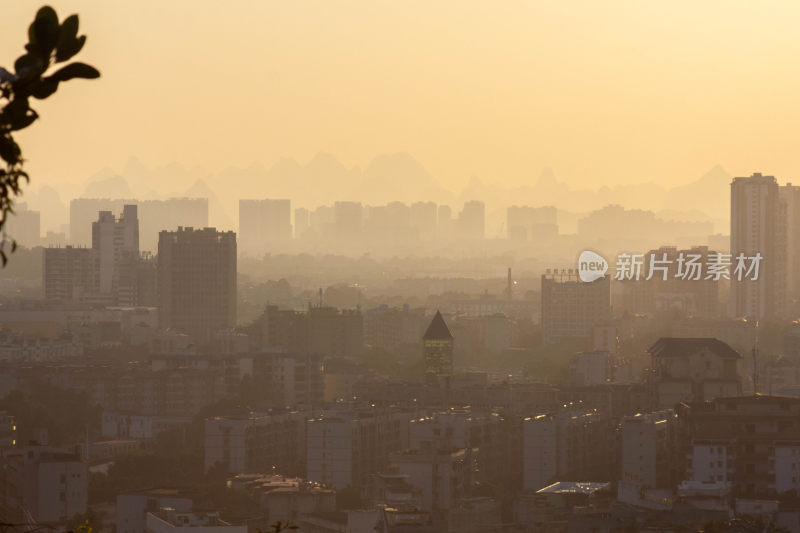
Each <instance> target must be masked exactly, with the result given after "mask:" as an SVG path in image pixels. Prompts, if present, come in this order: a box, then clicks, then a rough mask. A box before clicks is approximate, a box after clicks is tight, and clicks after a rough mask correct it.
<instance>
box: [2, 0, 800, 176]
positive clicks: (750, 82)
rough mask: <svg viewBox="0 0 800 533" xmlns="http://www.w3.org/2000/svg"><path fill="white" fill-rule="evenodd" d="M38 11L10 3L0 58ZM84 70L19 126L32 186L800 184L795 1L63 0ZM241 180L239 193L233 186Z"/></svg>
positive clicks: (10, 54) (15, 46)
mask: <svg viewBox="0 0 800 533" xmlns="http://www.w3.org/2000/svg"><path fill="white" fill-rule="evenodd" d="M38 5H39V4H38V3H33V2H27V1H17V0H15V1H7V2H4V3H3V6H2V22H0V25H1V26H0V29H2V31H0V65H5V66H8V67H10V66H11V65H12V64H13V61H14V59H15V58H16V57H17V56H18V55H20V53H21V52H22V45H23V44H24V42H25V32H26V28H27V25H28V23H29V22H30V20H32V18H33V15H34V13H35V11H36V7H37V6H38ZM51 5H53V6H54V7H55V8H56V9H57V11H58V12H59V15H61V16H62V18H63V17H64V16H66V15H68V14H70V13H78V14H79V15H80V18H81V32H82V33H86V34H87V35H88V36H89V37H88V42H87V45H86V48H85V49H84V52H82V54H81V55H80V56H79V58H81V59H82V60H84V61H86V62H89V63H91V64H93V65H95V66H97V67H98V68H99V69H100V70H101V72H102V76H103V77H102V78H101V79H100V80H97V81H91V82H87V81H72V82H69V83H68V84H66V85H64V86H62V88H61V89H60V90H59V92H58V93H57V94H56V95H55V96H53V97H51V99H50V100H48V101H46V102H37V109H38V110H39V111H40V113H41V115H42V119H41V120H40V121H38V122H37V123H36V124H34V125H33V126H32V127H31V128H29V131H26V132H25V133H24V134H23V135H21V136H20V139H21V141H22V143H23V150H24V155H25V156H26V157H27V159H28V160H29V170H30V171H31V173H32V175H33V177H34V180H36V181H35V183H37V184H43V183H44V182H45V181H47V182H50V183H53V184H56V183H64V182H78V181H81V182H82V181H84V180H85V179H86V178H87V177H88V175H89V174H90V173H92V172H94V171H96V170H98V169H99V168H101V167H103V166H111V167H114V168H119V167H121V166H122V165H123V163H124V162H125V161H126V160H127V159H128V157H129V156H130V155H136V156H138V157H139V158H140V159H141V160H142V162H144V163H145V164H146V165H160V164H164V163H167V162H170V161H173V160H174V161H177V162H179V163H181V164H183V165H185V166H189V167H192V166H195V165H197V166H201V167H204V168H206V169H208V170H212V171H213V170H218V169H221V168H224V167H227V166H241V167H247V166H249V165H250V164H251V163H253V162H254V161H260V162H263V163H264V164H271V163H273V162H274V161H275V160H277V159H278V158H280V157H284V156H288V157H294V158H296V159H297V160H298V161H300V162H301V163H305V162H306V161H307V160H308V159H309V158H310V157H311V156H312V155H313V154H315V153H316V152H318V151H326V152H330V153H332V154H334V155H335V156H336V157H338V158H339V159H340V160H341V161H342V162H343V163H344V164H346V165H348V166H352V165H362V166H363V165H365V164H366V163H367V162H368V161H369V160H370V159H371V158H372V157H373V156H375V155H377V154H380V153H390V152H397V151H407V152H409V153H411V154H413V155H414V156H415V157H416V158H417V159H419V160H420V162H422V164H424V165H425V166H426V167H427V168H428V170H429V171H430V172H431V173H432V174H433V175H434V176H436V177H437V178H439V179H440V181H441V182H442V184H443V185H445V186H447V187H451V188H453V189H460V188H461V187H463V186H464V184H465V183H466V182H467V181H468V180H469V178H470V176H473V175H475V176H477V177H479V178H480V179H482V180H484V181H486V182H502V183H504V184H506V185H515V184H521V183H525V182H530V181H532V180H535V179H536V177H538V175H539V174H540V172H541V170H542V168H543V167H545V166H550V167H552V168H553V169H554V171H555V173H556V176H557V177H558V178H559V179H560V180H563V181H567V182H568V183H570V184H571V185H573V186H576V187H577V186H599V185H601V184H602V185H616V184H620V183H636V182H645V181H656V182H660V183H663V184H665V185H666V184H669V183H685V182H688V181H691V180H693V179H696V178H697V177H699V176H700V175H701V174H703V173H704V172H705V171H707V170H708V169H709V168H711V167H712V166H713V165H715V164H717V163H719V164H722V165H723V166H724V167H725V168H726V169H727V170H728V171H729V172H731V173H732V174H735V175H742V174H749V173H751V172H752V171H758V170H761V171H764V172H766V173H771V174H774V175H776V176H777V177H778V179H779V180H780V181H787V180H788V181H791V180H792V178H793V177H794V178H795V181H800V158H798V157H797V156H796V153H797V145H798V141H800V133H799V132H798V130H799V129H800V128H799V127H798V126H800V97H798V95H800V68H799V67H798V65H800V40H798V39H797V36H796V24H797V21H798V20H799V17H798V16H799V15H800V5H798V4H797V3H796V2H789V1H785V2H770V3H765V2H758V3H756V2H750V1H731V0H728V1H724V2H723V1H719V2H711V1H707V2H693V1H692V2H690V1H685V2H642V1H629V2H609V1H603V2H597V1H596V0H593V1H586V2H576V1H572V2H533V1H527V2H515V1H505V2H473V1H468V0H459V1H452V2H430V1H408V0H403V1H394V2H377V1H373V0H365V1H331V0H320V1H298V0H292V1H289V2H286V1H281V2H279V1H266V0H253V1H230V2H220V1H211V0H191V1H189V0H185V1H183V0H181V1H178V0H168V1H165V0H136V1H126V2H122V1H101V0H93V1H64V2H61V1H57V2H53V3H52V4H51ZM241 185H242V186H243V187H244V186H246V185H247V184H245V183H243V184H241Z"/></svg>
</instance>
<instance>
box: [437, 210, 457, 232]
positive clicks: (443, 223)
mask: <svg viewBox="0 0 800 533" xmlns="http://www.w3.org/2000/svg"><path fill="white" fill-rule="evenodd" d="M437 216H438V218H437V224H436V237H437V238H439V239H450V238H452V237H453V233H454V231H453V226H454V225H455V224H454V221H453V209H452V208H451V207H450V206H449V205H440V206H439V210H438V212H437Z"/></svg>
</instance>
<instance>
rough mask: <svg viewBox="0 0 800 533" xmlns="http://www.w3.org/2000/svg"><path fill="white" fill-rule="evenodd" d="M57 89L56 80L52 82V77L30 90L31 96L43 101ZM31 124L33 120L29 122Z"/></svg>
mask: <svg viewBox="0 0 800 533" xmlns="http://www.w3.org/2000/svg"><path fill="white" fill-rule="evenodd" d="M56 89H58V80H54V79H53V77H52V76H50V77H47V78H44V79H42V80H41V81H39V82H38V83H37V84H36V85H35V86H34V88H33V89H32V90H31V95H33V97H34V98H38V99H39V100H44V99H45V98H47V97H48V96H50V95H51V94H53V93H54V92H56ZM31 122H33V120H31Z"/></svg>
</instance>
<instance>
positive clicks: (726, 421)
mask: <svg viewBox="0 0 800 533" xmlns="http://www.w3.org/2000/svg"><path fill="white" fill-rule="evenodd" d="M676 410H677V412H678V419H679V421H682V422H683V425H684V426H685V428H686V432H687V433H688V435H686V437H687V438H688V442H686V443H685V444H686V445H685V446H684V447H683V449H684V450H687V455H686V469H685V470H686V472H685V479H686V480H688V481H694V482H699V483H724V484H727V485H728V486H729V487H730V492H731V494H732V496H734V497H737V498H760V499H767V498H776V497H777V496H778V495H780V494H786V493H791V492H797V491H798V490H800V476H799V475H798V473H797V471H798V465H799V464H800V459H799V458H800V399H798V398H792V397H788V396H766V395H760V394H759V395H755V396H735V397H728V398H716V399H714V400H712V401H710V402H704V403H693V404H684V403H682V404H679V405H678V407H677V409H676Z"/></svg>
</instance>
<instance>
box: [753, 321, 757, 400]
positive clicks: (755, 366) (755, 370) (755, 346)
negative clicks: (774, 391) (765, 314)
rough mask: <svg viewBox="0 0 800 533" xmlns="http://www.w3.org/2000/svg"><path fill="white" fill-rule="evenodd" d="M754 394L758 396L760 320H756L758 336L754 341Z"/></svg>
mask: <svg viewBox="0 0 800 533" xmlns="http://www.w3.org/2000/svg"><path fill="white" fill-rule="evenodd" d="M753 396H758V320H756V337H755V341H754V342H753Z"/></svg>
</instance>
